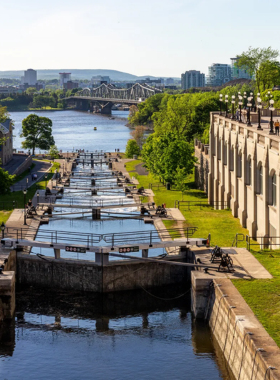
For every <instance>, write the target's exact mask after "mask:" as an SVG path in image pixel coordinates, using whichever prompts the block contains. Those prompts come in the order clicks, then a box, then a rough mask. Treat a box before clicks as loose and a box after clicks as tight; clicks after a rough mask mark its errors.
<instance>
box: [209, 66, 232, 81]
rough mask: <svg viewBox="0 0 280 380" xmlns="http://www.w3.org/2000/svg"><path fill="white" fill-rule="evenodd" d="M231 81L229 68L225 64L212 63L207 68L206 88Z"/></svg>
mask: <svg viewBox="0 0 280 380" xmlns="http://www.w3.org/2000/svg"><path fill="white" fill-rule="evenodd" d="M230 80H231V66H230V65H227V64H225V63H213V64H212V65H211V66H209V67H208V76H207V79H206V83H207V86H222V85H223V84H224V83H227V82H229V81H230Z"/></svg>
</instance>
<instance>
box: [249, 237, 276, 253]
mask: <svg viewBox="0 0 280 380" xmlns="http://www.w3.org/2000/svg"><path fill="white" fill-rule="evenodd" d="M246 246H247V249H248V251H250V250H251V248H252V247H254V246H257V247H259V249H261V250H262V249H277V248H278V249H279V248H280V236H249V235H246Z"/></svg>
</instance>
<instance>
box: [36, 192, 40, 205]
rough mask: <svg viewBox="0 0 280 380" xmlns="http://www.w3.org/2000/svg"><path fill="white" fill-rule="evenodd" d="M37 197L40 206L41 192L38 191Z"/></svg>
mask: <svg viewBox="0 0 280 380" xmlns="http://www.w3.org/2000/svg"><path fill="white" fill-rule="evenodd" d="M36 195H37V206H39V203H40V193H39V191H37V193H36Z"/></svg>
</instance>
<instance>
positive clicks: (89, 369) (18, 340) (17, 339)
mask: <svg viewBox="0 0 280 380" xmlns="http://www.w3.org/2000/svg"><path fill="white" fill-rule="evenodd" d="M47 114H48V117H51V118H52V115H53V118H54V126H53V129H54V135H55V139H56V142H57V145H58V148H59V149H63V150H66V151H67V150H68V149H67V148H66V149H65V146H64V143H63V142H62V141H63V136H64V135H65V136H68V137H67V139H68V140H67V144H68V146H69V151H71V149H72V147H75V148H79V147H80V146H77V139H76V137H77V134H78V135H79V140H81V136H82V140H83V143H82V146H81V147H82V148H84V149H89V150H94V149H103V150H105V151H114V150H115V149H116V148H119V149H122V150H123V148H124V146H125V144H126V141H127V139H128V138H129V130H128V128H127V127H125V126H124V125H125V123H126V120H122V119H118V120H117V123H116V130H115V131H114V129H113V127H112V121H111V120H109V119H108V118H106V117H104V116H100V115H88V114H83V113H80V112H74V111H70V112H68V111H67V112H65V113H64V112H57V113H56V112H54V113H47ZM71 115H73V120H75V122H73V121H72V122H71ZM12 116H13V115H12ZM25 116H26V115H22V116H21V117H25ZM65 117H67V120H69V125H71V124H72V125H73V124H74V125H73V127H72V128H73V130H71V134H70V136H72V137H71V139H72V140H70V141H69V134H68V132H69V125H67V123H65ZM80 119H81V120H83V121H82V122H81V124H80V123H79V120H80ZM116 119H117V118H116ZM18 120H19V115H18V114H17V122H18ZM85 120H86V122H85ZM113 122H115V120H113ZM96 124H98V133H99V135H100V138H99V139H98V140H99V141H102V142H101V143H100V145H99V144H98V141H95V140H94V138H92V140H91V141H89V139H88V137H87V134H86V131H88V130H89V125H90V126H92V127H93V126H94V125H96ZM118 129H120V135H121V136H122V137H121V138H120V137H119V136H118V137H116V140H115V142H116V144H117V145H116V144H114V141H113V142H112V140H110V139H108V130H110V133H112V136H113V135H117V131H118ZM56 136H58V138H56ZM106 142H108V145H107V146H106ZM79 143H80V141H79ZM113 144H114V145H113ZM94 170H95V171H99V172H102V173H103V175H104V177H105V176H106V172H109V170H108V167H107V166H106V165H102V166H95V167H94ZM87 171H88V172H91V171H92V169H91V168H90V167H89V166H84V167H83V165H82V164H79V165H78V166H77V168H76V169H75V175H76V174H77V173H78V172H83V173H85V172H87ZM75 175H74V177H73V179H71V181H70V189H68V190H67V188H66V187H65V191H64V194H63V197H62V199H59V200H57V201H56V202H57V203H58V201H59V203H63V202H64V203H66V204H69V203H68V202H70V199H72V201H71V202H77V203H79V202H84V201H90V202H94V201H95V200H97V199H100V198H101V199H103V200H104V201H105V202H106V201H108V200H110V201H112V200H114V199H115V200H116V199H120V198H123V201H124V205H123V206H122V207H119V208H117V209H115V208H114V209H107V210H106V212H108V213H109V214H105V213H104V214H103V215H101V219H100V220H92V215H91V214H85V213H84V214H82V212H81V210H80V209H79V208H77V209H75V208H71V209H70V208H69V209H67V208H58V207H55V208H54V212H53V215H54V216H53V218H50V221H49V224H46V225H42V226H40V231H42V232H43V231H47V230H48V231H56V230H60V231H62V230H63V231H67V232H68V233H69V243H71V237H70V236H71V233H73V232H75V233H78V234H79V233H80V234H83V233H94V234H99V235H101V234H102V235H105V234H112V233H122V232H135V231H142V232H143V231H155V227H154V226H153V224H145V223H144V222H143V220H142V219H137V217H138V216H139V211H137V208H136V207H135V208H132V207H129V208H126V207H125V203H126V202H130V203H131V199H130V200H129V199H128V198H126V197H125V193H124V192H123V191H122V190H121V189H110V190H109V189H108V190H102V191H99V192H98V193H97V195H91V193H90V192H88V191H83V189H81V192H78V191H77V190H74V189H73V190H71V187H75V186H76V187H79V188H83V187H88V186H90V184H91V183H90V180H88V179H85V180H83V181H82V180H81V179H80V178H79V179H75ZM100 182H102V181H100ZM104 182H107V183H106V185H104ZM108 183H110V185H112V186H114V185H115V184H116V179H114V178H113V177H112V178H111V179H108V180H106V181H105V180H104V181H103V183H102V186H103V187H106V186H108ZM83 211H84V210H83ZM74 212H77V213H76V214H72V215H67V216H66V215H61V214H66V213H74ZM121 213H122V214H123V215H120V214H121ZM128 214H129V215H128ZM134 218H135V219H134ZM197 236H199V230H198V232H197ZM103 243H104V242H103ZM135 243H136V244H137V239H136V241H135ZM37 253H41V254H44V255H46V256H47V255H50V256H51V255H54V253H53V250H50V249H48V250H44V249H38V248H33V249H32V252H31V255H35V254H37ZM137 254H139V255H141V253H140V252H139V253H136V252H135V255H137ZM161 254H165V251H163V249H162V248H160V249H153V250H151V251H150V252H149V256H152V255H154V256H158V255H161ZM61 257H63V258H72V259H86V260H95V254H94V253H89V252H87V253H84V254H83V253H79V254H77V253H76V252H75V253H74V252H69V251H68V252H66V251H63V250H61ZM115 259H116V258H115ZM110 260H114V259H113V258H110ZM16 303H17V304H16V313H15V318H14V319H13V320H12V321H10V322H7V321H5V322H4V323H3V324H2V325H1V326H0V347H1V348H0V355H1V356H0V358H1V366H0V378H1V379H9V380H13V379H28V380H33V379H34V380H35V379H39V378H40V379H42V380H44V379H70V380H72V379H73V380H74V379H92V378H94V379H127V380H128V379H131V378H134V377H135V378H138V379H155V378H158V377H160V378H162V379H171V378H174V379H185V378H195V379H201V380H202V379H206V378H207V379H213V380H214V379H230V378H231V375H230V373H229V369H228V367H227V366H226V363H225V362H224V359H223V355H222V353H221V352H220V349H219V347H218V345H217V344H216V343H215V340H214V339H213V338H212V335H211V333H210V330H209V327H208V325H207V323H204V322H199V321H196V320H195V319H194V318H193V316H192V314H191V306H190V304H191V300H190V284H189V283H186V284H182V285H180V286H168V287H163V288H160V289H156V290H151V291H150V290H148V289H142V290H134V291H133V292H132V291H126V292H121V293H113V294H112V293H110V294H96V293H80V292H77V291H71V292H70V291H63V290H54V289H52V290H46V289H42V288H38V287H36V286H28V287H19V286H18V287H17V292H16Z"/></svg>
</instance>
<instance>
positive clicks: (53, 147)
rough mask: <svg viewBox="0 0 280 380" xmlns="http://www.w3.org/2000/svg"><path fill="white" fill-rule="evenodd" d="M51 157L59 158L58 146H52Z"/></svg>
mask: <svg viewBox="0 0 280 380" xmlns="http://www.w3.org/2000/svg"><path fill="white" fill-rule="evenodd" d="M49 155H50V156H51V158H52V159H55V158H59V150H58V149H57V146H56V145H51V146H50V150H49Z"/></svg>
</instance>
